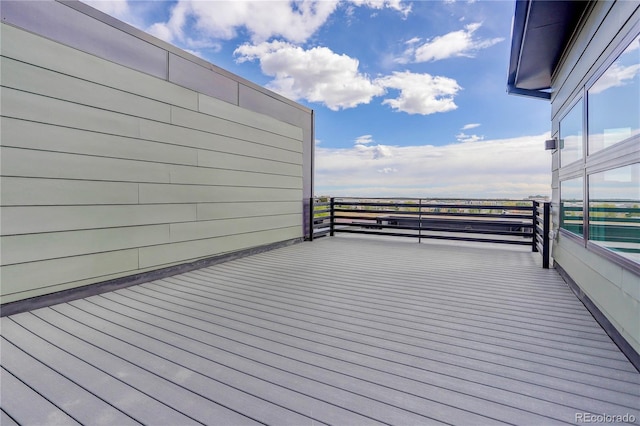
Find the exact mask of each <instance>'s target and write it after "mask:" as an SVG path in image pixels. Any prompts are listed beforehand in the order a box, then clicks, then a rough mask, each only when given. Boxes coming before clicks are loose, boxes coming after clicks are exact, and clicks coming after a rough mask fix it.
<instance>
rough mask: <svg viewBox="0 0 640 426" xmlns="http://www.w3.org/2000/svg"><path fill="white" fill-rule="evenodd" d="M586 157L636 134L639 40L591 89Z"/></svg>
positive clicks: (639, 104) (639, 111) (638, 120)
mask: <svg viewBox="0 0 640 426" xmlns="http://www.w3.org/2000/svg"><path fill="white" fill-rule="evenodd" d="M588 97H589V154H593V153H595V152H598V151H600V150H602V149H604V148H607V147H609V146H611V145H613V144H615V143H618V142H622V141H624V140H627V139H629V138H631V137H633V136H637V135H638V134H640V36H638V37H636V38H635V40H633V42H631V44H630V45H629V47H627V49H626V50H625V51H624V52H623V53H622V54H621V55H620V56H619V57H618V59H617V60H616V61H615V62H614V63H613V64H611V66H610V67H609V68H608V69H607V71H606V72H605V73H604V74H603V75H602V76H601V77H600V78H599V79H598V81H596V83H595V84H594V85H593V86H591V88H590V89H589V92H588Z"/></svg>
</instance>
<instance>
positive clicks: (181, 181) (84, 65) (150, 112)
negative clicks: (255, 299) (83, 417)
mask: <svg viewBox="0 0 640 426" xmlns="http://www.w3.org/2000/svg"><path fill="white" fill-rule="evenodd" d="M1 31H2V51H1V55H2V59H1V65H0V67H1V72H2V82H1V85H2V87H1V89H0V90H1V92H0V101H1V115H2V118H1V120H2V121H1V125H2V147H0V155H1V157H0V161H1V169H0V174H1V175H2V176H1V177H0V179H1V182H0V183H1V185H0V191H1V193H0V201H1V204H2V213H1V217H0V231H1V235H2V236H1V237H0V249H1V250H2V259H1V261H2V268H1V269H0V279H1V283H2V286H1V294H0V297H1V300H0V301H1V302H2V303H7V302H11V301H15V300H20V299H23V298H27V297H33V296H38V295H42V294H46V293H48V292H53V291H60V290H64V289H69V288H73V287H77V286H80V285H86V284H91V283H94V282H100V281H103V280H106V279H112V278H116V277H122V276H126V275H130V274H135V273H140V272H143V271H150V270H153V269H154V268H159V267H165V266H168V265H175V264H179V263H181V262H188V261H193V260H197V259H201V258H205V257H210V256H215V255H218V254H223V253H229V252H233V251H236V250H242V249H247V248H251V247H255V246H260V245H264V244H271V243H274V242H279V241H286V240H290V239H296V238H300V237H301V236H302V187H303V172H302V161H303V158H302V140H303V134H302V129H301V128H299V127H296V126H292V125H290V124H287V123H284V122H282V121H279V120H276V119H274V118H272V117H269V116H266V115H264V114H259V113H256V112H252V111H249V110H246V109H244V108H241V107H238V106H236V105H231V104H228V103H227V102H224V101H222V100H219V99H215V98H212V97H210V96H207V95H204V94H201V93H198V92H196V91H194V90H189V89H186V88H183V87H180V86H177V85H175V84H172V83H170V82H167V81H165V80H162V79H159V78H156V77H153V76H150V75H147V74H144V73H141V72H138V71H135V70H131V69H129V68H126V67H123V66H120V65H118V64H115V63H112V62H109V61H106V60H104V59H100V58H98V57H95V56H93V55H90V54H88V53H84V52H81V51H78V50H75V49H73V48H70V47H68V46H64V45H61V44H59V43H56V42H53V41H51V40H47V39H45V38H42V37H39V36H37V35H34V34H30V33H28V32H26V31H22V30H20V29H18V28H14V27H10V26H8V25H5V24H2V30H1ZM265 96H266V95H265ZM310 120H311V118H310Z"/></svg>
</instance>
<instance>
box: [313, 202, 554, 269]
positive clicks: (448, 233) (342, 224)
mask: <svg viewBox="0 0 640 426" xmlns="http://www.w3.org/2000/svg"><path fill="white" fill-rule="evenodd" d="M447 201H448V202H447ZM310 206H312V207H311V208H310V212H311V213H310V220H309V223H310V224H311V225H310V230H309V239H310V240H313V239H314V238H318V237H322V236H326V235H330V236H333V235H334V234H335V233H352V234H369V235H380V236H400V237H410V238H417V239H418V242H419V243H420V242H421V241H422V239H426V238H429V239H446V240H454V241H476V242H491V243H502V244H516V245H528V246H531V249H532V251H534V252H538V251H539V252H540V253H541V255H542V257H543V267H545V268H548V267H549V258H550V249H549V244H550V242H549V229H550V226H549V224H550V203H539V202H537V201H533V200H480V199H473V200H470V199H447V200H445V199H390V198H384V199H372V198H366V199H356V198H329V197H325V198H312V199H311V200H310Z"/></svg>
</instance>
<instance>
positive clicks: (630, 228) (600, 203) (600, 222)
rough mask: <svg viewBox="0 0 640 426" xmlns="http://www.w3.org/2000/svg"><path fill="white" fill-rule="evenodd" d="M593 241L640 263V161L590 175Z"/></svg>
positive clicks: (590, 232)
mask: <svg viewBox="0 0 640 426" xmlns="http://www.w3.org/2000/svg"><path fill="white" fill-rule="evenodd" d="M589 240H591V241H592V242H594V243H596V244H598V245H601V246H603V247H606V248H608V249H609V250H612V251H615V252H616V253H618V254H619V255H621V256H624V257H626V258H629V259H631V260H634V261H635V262H638V263H640V163H636V164H632V165H630V166H626V167H620V168H617V169H613V170H607V171H604V172H601V173H594V174H592V175H590V176H589Z"/></svg>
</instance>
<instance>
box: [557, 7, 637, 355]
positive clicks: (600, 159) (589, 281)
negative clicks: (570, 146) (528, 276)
mask: <svg viewBox="0 0 640 426" xmlns="http://www.w3.org/2000/svg"><path fill="white" fill-rule="evenodd" d="M639 21H640V7H639V6H638V2H627V1H615V2H613V1H603V2H594V5H593V7H592V8H591V9H590V10H589V11H588V15H587V16H586V18H585V19H584V20H583V22H582V25H580V27H579V29H578V32H577V33H576V34H575V35H574V38H573V40H572V42H571V44H570V46H569V48H568V49H567V50H566V52H565V53H564V56H563V58H562V59H561V61H560V64H559V66H558V68H557V69H556V71H555V73H554V77H553V82H552V88H553V92H552V98H551V102H552V134H553V135H554V136H556V137H558V136H559V132H560V127H561V126H560V123H561V121H562V119H563V117H564V116H565V115H566V114H567V113H568V112H569V111H570V109H571V108H572V107H573V106H574V105H575V104H576V102H577V101H579V100H580V99H583V100H585V102H584V107H583V111H582V113H583V117H586V116H587V108H588V106H587V101H586V99H587V91H588V90H589V88H590V87H591V85H592V84H593V83H594V81H595V80H596V79H597V78H598V77H599V76H600V75H602V73H603V72H604V70H606V69H607V67H609V66H610V65H611V64H612V63H613V61H614V60H616V58H617V57H618V56H619V55H620V53H621V52H622V51H623V50H624V48H625V47H626V46H627V45H628V44H629V43H630V42H631V41H632V40H633V39H634V37H636V36H637V35H638V33H639V32H640V25H639ZM635 78H636V79H637V78H638V77H637V76H636V77H635ZM615 107H616V105H611V108H615ZM583 126H584V127H583V132H582V133H583V139H582V140H583V142H582V143H583V147H584V151H583V152H585V154H584V156H583V159H582V160H581V161H577V162H575V163H571V164H566V165H564V164H561V159H560V151H559V150H556V151H554V152H553V154H552V167H551V168H552V174H553V175H552V176H553V179H552V189H553V199H552V204H553V206H554V209H553V228H554V230H555V231H556V241H554V244H553V253H552V255H553V258H554V261H555V263H556V264H557V265H559V266H560V267H561V268H562V269H563V270H564V271H566V273H567V274H568V275H569V276H570V277H571V279H572V280H573V281H575V283H576V284H577V285H578V286H579V287H580V291H582V292H583V293H584V294H585V295H586V296H588V298H589V299H590V300H591V301H592V302H593V303H594V304H595V305H596V307H597V308H598V309H599V310H600V311H601V312H602V313H603V314H604V316H605V317H606V318H607V319H608V320H609V321H610V322H611V324H612V325H613V326H614V327H615V328H616V330H617V331H618V332H619V333H620V334H621V335H622V336H623V337H624V338H625V340H626V341H627V342H628V343H629V344H630V345H631V346H632V347H633V349H635V351H636V352H637V353H638V352H640V275H639V274H638V271H639V270H640V267H638V265H637V262H636V263H635V264H634V262H633V261H628V260H626V259H623V258H622V257H620V256H618V255H616V254H615V253H613V252H607V250H604V249H600V248H599V247H597V246H596V245H595V244H593V243H592V242H591V241H589V240H588V236H587V238H576V237H575V236H574V235H571V234H570V233H569V232H566V231H565V230H562V229H560V230H559V228H560V209H559V206H560V205H561V191H560V189H561V182H563V181H566V180H568V179H571V178H577V179H580V178H582V179H583V182H584V188H583V191H584V196H585V198H583V199H587V198H586V197H587V196H588V191H589V189H588V182H589V178H590V176H592V175H593V174H594V173H598V172H600V171H603V170H613V169H615V168H616V167H620V166H625V165H632V164H636V163H639V162H640V143H639V139H638V137H635V139H634V138H631V139H630V140H627V141H626V142H621V143H618V144H616V145H613V146H611V147H609V148H606V149H604V150H602V151H599V152H598V153H597V154H593V155H591V153H587V152H588V151H587V146H588V144H587V134H588V129H587V127H586V126H587V124H586V123H585V122H584V121H583ZM636 179H637V177H636ZM638 199H640V187H639V188H638ZM586 204H587V203H585V207H584V215H585V216H584V217H587V214H588V206H587V205H586ZM584 228H585V229H586V230H588V229H589V227H588V223H587V224H585V226H584ZM558 231H559V232H558ZM586 232H588V231H586Z"/></svg>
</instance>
